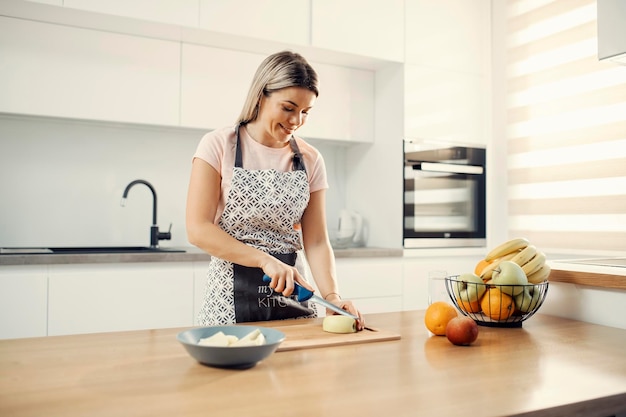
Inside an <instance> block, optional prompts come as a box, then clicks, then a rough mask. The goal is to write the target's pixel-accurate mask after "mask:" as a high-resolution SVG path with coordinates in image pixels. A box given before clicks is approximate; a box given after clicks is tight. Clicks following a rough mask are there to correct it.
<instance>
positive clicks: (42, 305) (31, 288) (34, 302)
mask: <svg viewBox="0 0 626 417" xmlns="http://www.w3.org/2000/svg"><path fill="white" fill-rule="evenodd" d="M47 298H48V275H47V268H46V266H45V265H24V266H22V265H19V266H3V267H1V268H0V339H13V338H21V337H41V336H46V334H47V327H46V326H47V322H48V315H47V311H48V310H47V307H48V305H47Z"/></svg>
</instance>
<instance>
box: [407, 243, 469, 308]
mask: <svg viewBox="0 0 626 417" xmlns="http://www.w3.org/2000/svg"><path fill="white" fill-rule="evenodd" d="M403 259H404V262H403V271H402V275H403V277H404V282H403V286H402V296H403V297H402V310H405V311H406V310H422V309H425V308H427V307H428V277H429V273H430V272H431V271H444V272H446V275H447V276H450V275H460V274H464V273H466V272H473V271H474V267H475V266H476V263H477V262H478V260H479V259H480V257H479V256H471V255H467V256H438V257H436V256H432V257H428V258H411V257H405V258H403ZM450 302H451V301H450Z"/></svg>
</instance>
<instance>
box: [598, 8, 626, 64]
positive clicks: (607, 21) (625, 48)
mask: <svg viewBox="0 0 626 417" xmlns="http://www.w3.org/2000/svg"><path fill="white" fill-rule="evenodd" d="M596 4H597V11H598V59H599V60H601V61H602V60H610V61H612V62H616V63H618V64H622V65H626V1H625V0H597V3H596Z"/></svg>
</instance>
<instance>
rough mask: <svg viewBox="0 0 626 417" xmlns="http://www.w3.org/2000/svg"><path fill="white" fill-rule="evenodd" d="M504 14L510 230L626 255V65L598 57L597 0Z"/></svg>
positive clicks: (513, 3) (576, 248)
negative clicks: (620, 252)
mask: <svg viewBox="0 0 626 417" xmlns="http://www.w3.org/2000/svg"><path fill="white" fill-rule="evenodd" d="M505 13H506V48H505V49H506V51H505V56H506V93H505V94H506V103H507V104H506V106H507V109H506V117H507V121H506V136H507V138H506V139H507V148H508V151H507V152H508V158H507V166H508V173H507V174H508V210H509V212H508V215H509V231H508V232H509V236H524V237H527V238H528V239H529V240H530V241H531V242H533V243H534V244H535V245H536V246H538V247H541V248H542V249H544V250H547V251H551V252H558V253H564V252H565V253H589V254H593V253H598V254H606V253H612V252H616V251H618V252H619V251H626V66H621V65H617V64H615V63H611V62H600V61H598V58H597V26H596V2H595V0H509V1H508V2H507V5H506V8H505Z"/></svg>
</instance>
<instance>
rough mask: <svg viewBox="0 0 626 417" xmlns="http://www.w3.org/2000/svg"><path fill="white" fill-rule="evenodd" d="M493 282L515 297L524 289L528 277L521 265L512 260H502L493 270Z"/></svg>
mask: <svg viewBox="0 0 626 417" xmlns="http://www.w3.org/2000/svg"><path fill="white" fill-rule="evenodd" d="M492 276H493V283H494V285H500V287H498V288H499V289H500V291H502V292H503V293H505V294H508V295H510V296H513V297H515V296H516V295H519V294H521V293H522V292H523V291H524V287H523V286H524V285H527V284H528V278H526V274H525V273H524V270H523V269H522V267H521V266H519V265H518V264H516V263H515V262H512V261H502V262H500V264H499V265H498V266H497V267H496V269H494V270H493V275H492Z"/></svg>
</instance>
